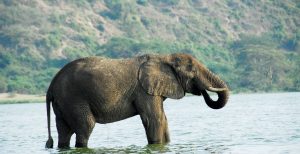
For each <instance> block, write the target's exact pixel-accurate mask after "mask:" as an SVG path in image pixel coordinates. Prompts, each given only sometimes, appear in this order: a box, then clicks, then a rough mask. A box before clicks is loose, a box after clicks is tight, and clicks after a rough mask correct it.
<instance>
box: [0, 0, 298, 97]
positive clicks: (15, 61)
mask: <svg viewBox="0 0 300 154" xmlns="http://www.w3.org/2000/svg"><path fill="white" fill-rule="evenodd" d="M299 17H300V2H299V0H284V1H283V0H0V92H17V93H41V94H42V93H44V92H45V91H46V90H47V87H48V85H49V83H50V80H51V78H52V77H53V76H54V74H55V73H56V72H57V71H58V70H59V69H60V68H61V67H62V66H63V65H64V64H66V63H67V62H69V61H71V60H74V59H76V58H79V57H85V56H91V55H99V56H106V57H112V58H120V57H125V58H126V57H132V56H135V55H139V54H142V53H158V54H165V53H175V52H185V53H189V54H192V55H194V56H195V57H197V58H198V59H199V60H201V61H202V62H203V63H205V64H206V65H207V66H208V67H209V68H210V69H211V70H212V71H213V72H215V73H217V74H220V75H221V76H222V78H223V79H224V80H225V81H226V82H227V83H228V85H229V86H230V88H231V90H233V91H236V92H248V91H251V92H260V91H267V92H269V91H300V46H299V43H300V42H299V39H300V29H299V27H300V26H299V25H300V18H299Z"/></svg>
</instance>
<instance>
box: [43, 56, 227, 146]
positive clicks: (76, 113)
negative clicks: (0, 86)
mask: <svg viewBox="0 0 300 154" xmlns="http://www.w3.org/2000/svg"><path fill="white" fill-rule="evenodd" d="M207 91H212V92H216V93H217V94H218V100H216V101H213V100H212V99H211V98H210V96H209V95H208V93H207ZM185 93H191V94H194V95H203V97H204V99H205V102H206V104H207V105H208V106H209V107H211V108H213V109H220V108H222V107H223V106H224V105H225V104H226V103H227V101H228V95H229V90H228V88H227V85H226V84H225V83H224V82H223V81H222V80H221V79H220V78H219V77H218V76H216V75H214V74H213V73H212V72H210V71H209V70H208V69H207V68H206V67H205V66H204V65H203V64H201V63H200V62H198V61H197V60H196V59H195V58H193V57H192V56H190V55H187V54H180V53H178V54H171V55H143V56H138V57H135V58H132V59H106V58H100V57H88V58H82V59H78V60H75V61H73V62H70V63H69V64H67V65H66V66H64V68H62V69H61V70H60V71H59V72H58V73H57V74H56V76H55V77H54V79H53V80H52V82H51V84H50V86H49V89H48V91H47V95H46V104H47V105H46V106H47V121H48V135H49V137H48V141H47V143H46V147H47V148H52V147H53V139H52V137H51V131H50V102H52V107H53V110H54V113H55V115H56V127H57V131H58V147H59V148H66V147H69V146H70V138H71V136H72V134H74V133H75V134H76V144H75V146H76V147H87V144H88V139H89V137H90V134H91V132H92V130H93V128H94V126H95V123H101V124H105V123H111V122H115V121H120V120H123V119H126V118H129V117H132V116H135V115H140V117H141V120H142V122H143V125H144V127H145V131H146V135H147V140H148V143H149V144H162V143H167V142H169V141H170V138H169V132H168V124H167V118H166V116H165V113H164V109H163V101H164V100H165V99H166V98H173V99H180V98H182V97H183V96H185Z"/></svg>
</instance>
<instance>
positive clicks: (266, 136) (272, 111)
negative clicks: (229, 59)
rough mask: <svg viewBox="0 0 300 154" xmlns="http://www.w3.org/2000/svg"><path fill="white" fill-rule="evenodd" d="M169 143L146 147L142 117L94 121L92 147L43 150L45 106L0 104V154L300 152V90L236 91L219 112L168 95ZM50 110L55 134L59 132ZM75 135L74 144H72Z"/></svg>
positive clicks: (196, 101)
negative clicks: (102, 122) (253, 92)
mask: <svg viewBox="0 0 300 154" xmlns="http://www.w3.org/2000/svg"><path fill="white" fill-rule="evenodd" d="M164 104H165V112H166V115H167V118H168V122H169V130H170V137H171V143H169V144H168V145H164V146H163V145H151V146H148V145H147V140H146V136H145V132H144V128H143V126H142V122H141V120H140V118H139V116H135V117H133V118H129V119H126V120H123V121H120V122H115V123H111V124H105V125H102V124H96V126H95V129H94V131H93V133H92V135H91V137H90V140H89V148H83V149H76V148H71V149H69V150H59V149H57V148H54V149H45V148H44V146H45V141H46V140H47V125H46V105H45V104H44V103H41V104H40V103H35V104H7V105H0V153H3V154H6V153H249V154H250V153H251V154H253V153H272V154H273V153H300V93H274V94H244V95H242V94H238V95H231V96H230V99H229V103H228V104H227V105H226V106H225V107H224V108H223V109H220V110H213V109H210V108H209V107H207V105H206V104H205V102H204V100H203V98H202V97H194V96H191V97H185V98H183V99H181V100H171V99H167V100H166V101H165V103H164ZM51 112H52V121H51V125H52V130H51V131H52V136H53V138H54V142H55V143H54V144H55V147H56V146H57V132H56V128H55V120H54V115H53V110H51ZM74 143H75V140H74V136H73V137H72V141H71V146H72V147H74Z"/></svg>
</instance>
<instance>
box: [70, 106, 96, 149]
mask: <svg viewBox="0 0 300 154" xmlns="http://www.w3.org/2000/svg"><path fill="white" fill-rule="evenodd" d="M73 113H74V114H73V124H72V125H73V128H74V131H75V134H76V143H75V147H87V145H88V140H89V137H90V135H91V133H92V131H93V128H94V127H95V118H94V116H93V114H92V112H91V110H90V108H89V106H88V105H82V106H80V107H79V108H77V109H75V110H74V112H73Z"/></svg>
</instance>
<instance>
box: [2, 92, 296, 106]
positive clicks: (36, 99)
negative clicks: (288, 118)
mask: <svg viewBox="0 0 300 154" xmlns="http://www.w3.org/2000/svg"><path fill="white" fill-rule="evenodd" d="M276 93H299V92H297V91H295V92H292V91H290V92H286V91H282V92H280V91H274V92H249V93H248V92H245V93H243V92H241V93H236V92H232V93H231V94H230V95H251V94H276ZM212 95H215V94H213V93H212ZM190 96H193V95H192V94H187V95H186V96H185V97H190ZM45 102H46V96H45V94H40V95H36V94H18V93H0V105H1V104H24V103H45Z"/></svg>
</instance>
